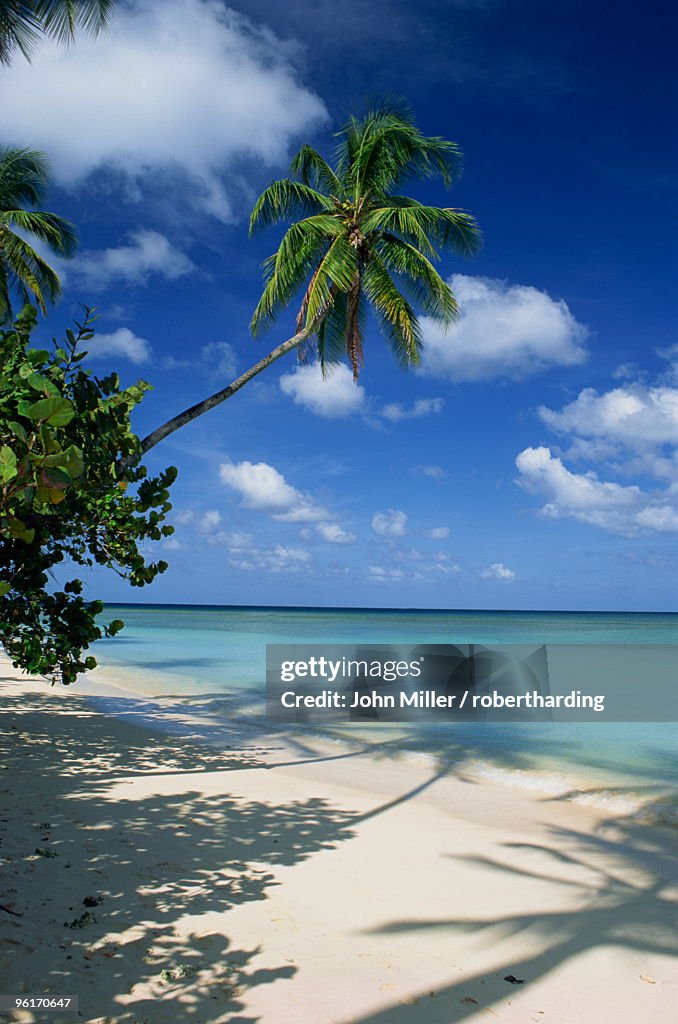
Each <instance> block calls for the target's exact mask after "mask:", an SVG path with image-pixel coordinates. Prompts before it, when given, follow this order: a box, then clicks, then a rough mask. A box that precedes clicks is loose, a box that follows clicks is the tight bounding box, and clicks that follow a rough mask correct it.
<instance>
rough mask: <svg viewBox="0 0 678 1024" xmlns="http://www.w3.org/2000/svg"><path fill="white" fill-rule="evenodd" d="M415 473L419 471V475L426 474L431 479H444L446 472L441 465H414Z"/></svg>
mask: <svg viewBox="0 0 678 1024" xmlns="http://www.w3.org/2000/svg"><path fill="white" fill-rule="evenodd" d="M414 472H415V473H420V474H421V476H428V477H430V478H431V479H432V480H444V479H445V477H446V476H447V473H446V472H445V470H444V469H443V467H442V466H415V467H414Z"/></svg>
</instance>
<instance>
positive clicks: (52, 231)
mask: <svg viewBox="0 0 678 1024" xmlns="http://www.w3.org/2000/svg"><path fill="white" fill-rule="evenodd" d="M0 224H2V225H4V226H6V227H8V228H10V227H12V226H13V227H17V228H21V229H22V230H23V231H28V232H30V233H31V234H32V235H35V237H36V238H39V239H41V241H43V242H47V243H48V245H49V246H50V248H52V249H53V250H54V251H55V252H57V253H59V255H60V256H72V255H73V253H74V252H75V250H76V248H77V245H78V237H77V235H76V233H75V227H74V226H73V224H71V222H70V221H68V220H64V218H63V217H59V216H57V214H56V213H45V212H43V211H40V210H3V211H1V212H0Z"/></svg>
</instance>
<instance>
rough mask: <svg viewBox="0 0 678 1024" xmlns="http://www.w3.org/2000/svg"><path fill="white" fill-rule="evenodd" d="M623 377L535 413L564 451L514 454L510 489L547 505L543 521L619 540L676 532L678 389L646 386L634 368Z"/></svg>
mask: <svg viewBox="0 0 678 1024" xmlns="http://www.w3.org/2000/svg"><path fill="white" fill-rule="evenodd" d="M665 354H666V355H667V357H668V358H670V356H671V350H668V352H667V353H665ZM625 376H626V377H628V378H630V379H628V381H627V383H625V384H624V385H623V386H620V387H615V388H612V389H610V390H609V391H603V392H598V391H596V390H595V389H594V388H584V390H583V391H581V392H580V393H579V395H578V396H577V398H576V399H575V400H574V401H572V402H569V403H568V404H567V405H565V406H563V408H562V409H560V410H554V409H548V408H546V407H544V406H541V407H540V408H539V410H538V415H539V418H540V419H541V421H542V422H543V423H544V424H546V425H547V426H548V427H550V428H551V430H553V431H555V432H556V433H557V434H558V435H560V436H561V438H563V439H564V441H565V444H564V445H563V449H562V450H560V451H556V452H552V451H551V449H550V448H547V447H543V446H540V447H532V448H527V449H526V450H525V451H524V452H521V453H520V455H519V456H518V459H517V466H518V470H519V473H520V476H519V479H518V482H519V483H520V484H522V486H524V487H525V488H526V489H527V490H530V491H532V492H533V493H538V494H541V495H543V496H544V497H545V498H546V499H547V500H546V504H545V505H544V506H543V508H542V513H543V514H544V515H545V516H550V517H551V518H558V517H565V516H567V517H569V518H572V519H578V520H580V521H582V522H587V523H592V524H594V525H596V526H601V527H603V528H605V529H608V530H612V531H614V532H616V533H619V534H626V535H632V534H636V533H647V532H652V533H670V532H673V531H676V530H678V388H676V387H672V386H671V384H670V379H669V377H667V375H666V374H662V375H660V377H659V378H658V380H657V381H656V382H655V383H654V384H652V383H648V382H647V380H646V375H643V374H641V373H640V372H639V371H638V370H637V369H635V368H630V369H628V371H627V372H626V373H625ZM633 376H635V377H636V379H635V380H633V379H632V378H633ZM568 462H569V463H577V464H582V463H583V464H584V468H583V472H574V471H573V470H571V469H569V468H568V467H567V463H568ZM587 467H588V468H587ZM615 476H616V477H620V478H621V482H620V481H615V480H614V479H613V478H614V477H615ZM606 478H607V479H606ZM610 478H612V479H610ZM633 478H635V480H636V481H637V482H631V481H633Z"/></svg>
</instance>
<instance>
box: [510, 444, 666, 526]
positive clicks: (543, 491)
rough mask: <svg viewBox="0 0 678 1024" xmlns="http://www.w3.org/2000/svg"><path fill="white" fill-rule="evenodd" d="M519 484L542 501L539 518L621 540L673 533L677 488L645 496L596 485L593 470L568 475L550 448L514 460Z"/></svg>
mask: <svg viewBox="0 0 678 1024" xmlns="http://www.w3.org/2000/svg"><path fill="white" fill-rule="evenodd" d="M516 466H517V467H518V472H519V474H520V475H519V477H518V483H519V484H520V485H521V486H522V487H524V488H525V489H526V490H528V491H530V492H531V493H534V494H539V495H542V496H543V497H544V498H546V504H545V505H544V506H543V507H542V509H541V512H542V515H544V516H546V517H548V518H551V519H559V518H570V519H576V520H579V521H580V522H584V523H590V524H592V525H594V526H600V527H603V528H604V529H607V530H611V531H612V532H614V533H619V534H622V535H631V534H635V533H638V532H641V531H645V530H649V531H653V532H659V533H669V532H673V531H678V487H676V486H675V485H674V486H672V487H669V488H668V490H667V491H665V492H659V493H651V492H647V491H644V490H643V489H642V488H641V487H639V486H638V485H637V484H628V485H626V484H620V483H616V482H614V481H605V480H600V479H599V477H598V474H597V473H595V472H594V471H593V470H588V471H587V472H585V473H573V472H572V471H571V470H569V469H568V468H567V466H565V464H564V463H563V461H562V459H560V458H558V457H557V456H556V455H554V454H553V452H552V451H551V449H550V448H546V447H543V446H541V447H538V448H526V449H525V450H524V451H522V452H521V453H520V454H519V455H518V457H517V459H516Z"/></svg>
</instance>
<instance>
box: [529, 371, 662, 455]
mask: <svg viewBox="0 0 678 1024" xmlns="http://www.w3.org/2000/svg"><path fill="white" fill-rule="evenodd" d="M539 416H540V418H541V419H542V420H543V421H544V423H546V424H548V426H550V427H552V428H553V429H554V430H556V431H558V432H559V433H568V434H575V435H578V436H580V437H585V438H600V439H602V440H603V441H605V442H608V443H614V442H621V443H622V444H624V445H627V446H629V447H632V448H641V447H647V446H661V445H665V444H667V445H678V388H671V387H665V386H664V387H645V386H641V385H630V386H629V387H621V388H614V389H613V390H612V391H607V392H604V393H603V394H599V393H598V392H597V391H595V390H594V389H593V388H585V389H584V390H583V391H582V392H581V393H580V394H579V395H578V397H577V398H576V399H575V401H574V402H570V404H569V405H566V406H565V407H564V408H563V409H561V410H560V412H555V411H554V410H552V409H546V408H544V407H543V406H542V407H541V408H540V409H539Z"/></svg>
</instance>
